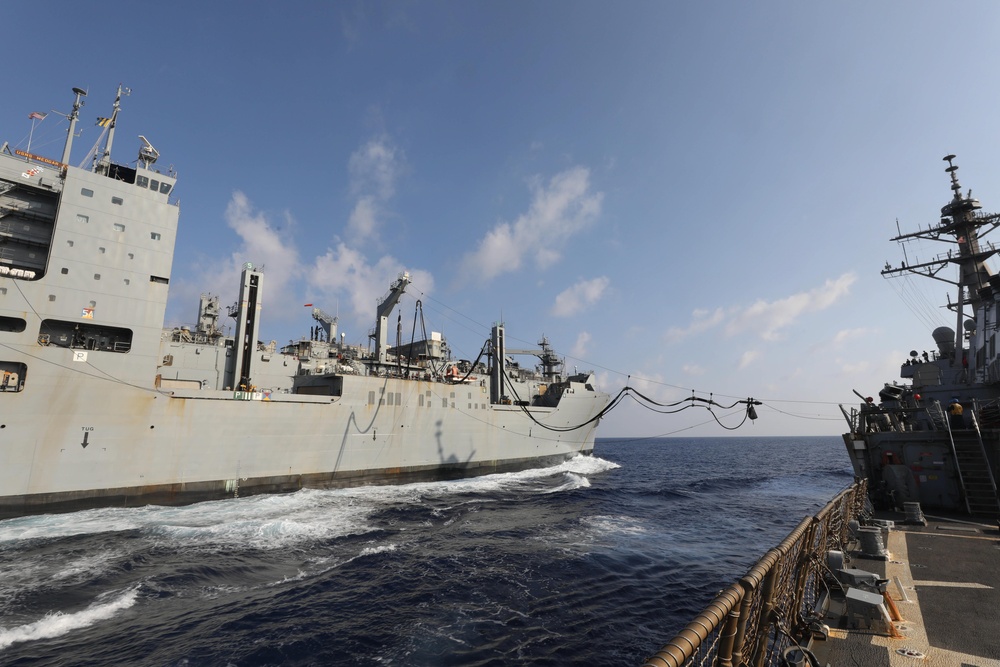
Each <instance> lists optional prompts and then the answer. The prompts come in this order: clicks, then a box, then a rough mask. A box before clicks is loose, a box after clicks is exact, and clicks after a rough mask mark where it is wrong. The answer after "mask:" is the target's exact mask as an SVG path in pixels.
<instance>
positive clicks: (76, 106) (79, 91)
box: [62, 88, 87, 164]
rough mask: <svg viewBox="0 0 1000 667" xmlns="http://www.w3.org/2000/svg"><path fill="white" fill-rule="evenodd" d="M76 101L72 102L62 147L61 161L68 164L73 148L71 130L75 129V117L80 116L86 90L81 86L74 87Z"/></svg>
mask: <svg viewBox="0 0 1000 667" xmlns="http://www.w3.org/2000/svg"><path fill="white" fill-rule="evenodd" d="M73 93H74V94H75V95H76V101H75V102H73V111H71V112H70V114H69V130H67V131H66V145H65V146H64V147H63V154H62V163H63V164H69V154H70V151H71V150H72V149H73V132H74V131H75V130H76V119H77V118H79V117H80V107H82V106H83V104H84V102H83V98H84V97H86V96H87V91H86V90H84V89H83V88H74V89H73Z"/></svg>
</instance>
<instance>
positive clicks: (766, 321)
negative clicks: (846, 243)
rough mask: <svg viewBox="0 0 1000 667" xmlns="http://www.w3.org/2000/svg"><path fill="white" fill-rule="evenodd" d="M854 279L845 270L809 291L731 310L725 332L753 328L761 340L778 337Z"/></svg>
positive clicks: (843, 292)
mask: <svg viewBox="0 0 1000 667" xmlns="http://www.w3.org/2000/svg"><path fill="white" fill-rule="evenodd" d="M855 280H857V276H855V275H854V274H853V273H845V274H844V275H842V276H840V277H839V278H837V279H836V280H827V281H826V283H824V284H823V286H822V287H817V288H815V289H812V290H809V291H808V292H798V293H796V294H792V295H791V296H787V297H785V298H784V299H779V300H777V301H770V302H768V301H764V300H762V299H759V300H757V301H755V302H754V303H753V304H751V305H750V306H749V307H748V308H744V309H742V310H738V311H736V312H735V313H734V316H733V317H732V318H731V319H730V320H729V323H728V324H727V325H726V335H728V336H735V335H737V334H741V333H745V332H748V331H752V332H756V333H757V334H758V335H759V336H760V337H761V338H763V339H764V340H768V341H774V340H779V339H780V338H781V337H782V333H783V330H784V329H786V328H787V327H789V326H791V325H792V324H794V323H795V321H796V320H797V319H798V318H799V317H800V316H802V314H804V313H808V312H817V311H821V310H824V309H826V308H828V307H830V306H831V305H833V304H834V303H836V302H837V300H839V299H840V298H841V297H843V296H845V295H846V294H847V293H848V291H850V287H851V285H853V284H854V281H855Z"/></svg>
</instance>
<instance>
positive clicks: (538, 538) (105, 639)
mask: <svg viewBox="0 0 1000 667" xmlns="http://www.w3.org/2000/svg"><path fill="white" fill-rule="evenodd" d="M850 482H851V473H850V464H849V462H848V459H847V455H846V453H845V452H844V448H843V444H842V440H841V439H840V438H839V437H818V438H817V437H810V438H697V439H683V438H667V439H646V440H624V441H618V440H608V439H603V440H598V443H597V448H596V451H595V456H593V457H578V458H576V459H574V460H572V461H569V462H566V463H564V464H562V465H559V466H555V467H550V468H545V469H541V470H533V471H526V472H521V473H514V474H503V475H492V476H488V477H480V478H476V479H471V480H464V481H453V482H440V483H428V484H412V485H406V486H389V487H365V488H359V489H343V490H334V491H312V490H306V491H301V492H298V493H294V494H288V495H281V496H256V497H250V498H240V499H234V500H226V501H220V502H209V503H200V504H197V505H191V506H187V507H173V508H166V507H145V508H132V509H102V510H90V511H82V512H76V513H72V514H58V515H47V516H35V517H26V518H20V519H10V520H6V521H0V665H189V666H195V665H237V666H249V665H512V664H532V665H555V664H559V665H567V664H570V665H572V664H594V665H638V664H641V662H642V661H643V660H644V659H645V658H646V657H648V656H649V655H651V654H652V653H655V652H656V651H657V650H658V649H659V648H660V646H661V645H662V644H664V643H665V642H666V641H667V640H668V639H670V638H671V637H672V636H673V634H674V633H675V632H676V631H678V630H679V629H680V628H682V627H683V626H684V625H685V624H686V623H687V622H688V621H689V620H690V619H691V617H692V616H693V615H694V614H696V613H697V612H699V611H701V609H703V608H704V606H705V604H707V602H708V601H709V600H711V598H712V597H713V596H714V595H715V594H716V593H717V592H718V591H719V590H720V589H722V588H723V587H725V586H727V585H729V584H730V583H732V582H733V581H734V580H735V579H736V578H737V577H738V576H740V575H742V574H743V573H744V572H745V571H746V570H747V569H748V568H749V567H750V566H751V565H752V564H753V563H754V562H756V560H757V559H758V558H759V557H760V556H761V555H763V553H764V552H765V551H767V550H768V549H770V548H771V547H773V546H775V545H776V544H777V543H778V542H779V541H780V540H781V539H782V538H784V536H785V535H786V534H787V533H788V532H789V531H790V530H791V529H792V528H793V527H794V526H795V525H796V524H797V523H798V522H799V521H800V520H801V519H802V517H803V516H806V515H807V514H812V513H814V512H815V511H816V510H817V509H818V508H820V507H822V506H823V505H824V504H825V503H826V502H827V501H828V500H829V499H830V498H832V497H833V496H834V495H835V494H836V493H837V492H839V491H840V490H842V489H843V488H845V487H846V486H847V485H848V484H849V483H850Z"/></svg>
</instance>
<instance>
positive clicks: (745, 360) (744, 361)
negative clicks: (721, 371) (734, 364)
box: [739, 350, 760, 370]
mask: <svg viewBox="0 0 1000 667" xmlns="http://www.w3.org/2000/svg"><path fill="white" fill-rule="evenodd" d="M759 356H760V352H759V351H758V350H747V351H746V352H744V353H743V355H742V356H741V357H740V363H739V369H740V370H743V369H744V368H746V367H747V366H749V365H750V364H752V363H753V362H754V361H756V360H757V358H758V357H759Z"/></svg>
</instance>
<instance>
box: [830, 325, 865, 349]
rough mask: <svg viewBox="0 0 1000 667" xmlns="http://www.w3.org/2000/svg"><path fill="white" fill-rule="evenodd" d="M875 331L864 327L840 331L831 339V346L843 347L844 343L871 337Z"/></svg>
mask: <svg viewBox="0 0 1000 667" xmlns="http://www.w3.org/2000/svg"><path fill="white" fill-rule="evenodd" d="M874 333H876V331H875V330H874V329H869V328H866V327H858V328H857V329H841V330H840V331H838V332H837V333H836V334H835V335H834V337H833V344H834V345H835V346H840V345H843V344H844V343H846V342H848V341H852V340H856V339H858V338H864V337H866V336H871V335H873V334H874Z"/></svg>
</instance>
